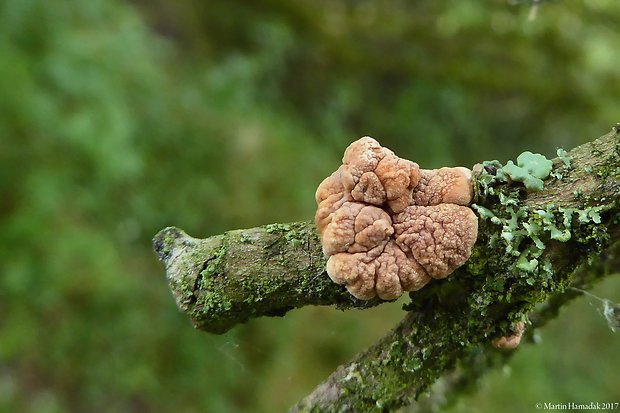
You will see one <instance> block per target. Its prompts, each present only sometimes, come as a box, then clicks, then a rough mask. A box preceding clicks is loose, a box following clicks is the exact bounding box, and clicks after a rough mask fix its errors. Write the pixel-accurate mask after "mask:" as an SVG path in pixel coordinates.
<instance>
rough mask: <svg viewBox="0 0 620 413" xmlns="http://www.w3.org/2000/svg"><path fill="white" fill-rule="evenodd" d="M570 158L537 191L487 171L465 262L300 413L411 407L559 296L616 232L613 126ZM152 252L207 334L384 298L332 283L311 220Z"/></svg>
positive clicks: (177, 242)
mask: <svg viewBox="0 0 620 413" xmlns="http://www.w3.org/2000/svg"><path fill="white" fill-rule="evenodd" d="M569 157H570V167H568V166H566V165H565V161H567V159H566V157H564V158H565V159H564V161H563V160H561V159H555V160H554V171H553V173H554V176H555V177H554V178H549V179H548V180H547V181H545V189H544V190H543V191H542V192H539V193H528V192H526V191H525V190H524V189H523V188H522V187H521V186H520V184H517V183H506V182H501V180H498V179H496V178H495V177H494V176H493V172H494V171H492V170H491V169H489V170H488V171H487V170H486V169H481V171H480V172H479V174H478V175H477V176H476V182H475V184H476V192H477V199H476V203H477V204H478V205H479V206H480V207H483V208H484V209H478V212H479V213H480V215H481V218H482V217H486V220H482V221H481V225H480V231H479V237H478V241H477V243H476V246H475V247H474V251H473V253H472V257H471V258H470V260H469V261H468V263H467V264H466V265H465V266H463V267H461V268H460V269H459V270H458V271H457V272H456V273H454V274H453V275H451V276H450V277H448V278H447V279H445V280H442V281H440V282H434V283H431V284H430V285H428V286H427V287H425V288H423V289H422V290H420V291H417V292H415V293H412V294H410V295H411V298H412V303H411V304H410V305H409V308H408V310H409V312H408V313H407V315H406V316H405V318H404V319H403V320H402V321H401V322H400V323H399V325H398V326H396V328H395V329H394V330H393V331H392V332H390V333H389V334H388V335H386V336H385V337H384V338H383V339H381V340H379V342H377V343H376V344H375V345H373V346H372V347H371V348H369V349H368V350H366V351H365V352H363V353H360V354H359V355H358V356H357V357H356V358H355V359H354V360H353V361H351V362H349V363H347V364H345V365H343V366H341V367H339V368H338V370H336V372H334V373H333V374H332V375H331V376H330V377H329V378H328V379H327V380H326V381H325V382H324V383H323V384H321V385H319V386H318V387H317V388H316V389H315V390H314V391H313V393H312V394H310V395H309V396H308V397H306V398H305V399H304V400H302V401H301V402H300V403H299V404H298V405H297V406H295V407H294V408H293V411H321V412H323V411H325V412H329V411H374V410H393V409H396V408H398V407H401V406H403V405H406V404H409V403H410V402H411V401H412V400H413V399H414V398H416V397H417V396H418V395H419V394H421V393H422V392H423V391H425V390H426V389H428V388H429V386H430V385H431V384H433V383H434V382H435V381H436V380H437V379H438V378H440V377H442V376H445V375H446V374H449V372H450V371H453V370H454V367H455V366H456V363H457V361H458V360H467V358H468V357H469V356H468V355H469V354H474V353H475V352H476V349H479V348H487V347H488V342H489V341H490V340H491V339H493V338H496V337H499V336H502V335H506V334H509V333H510V328H511V327H510V326H511V323H513V322H515V321H519V320H523V319H525V318H527V314H528V313H529V312H531V311H532V310H533V309H534V307H535V306H536V304H538V303H542V302H545V301H547V300H548V299H550V298H552V297H554V296H557V295H558V294H562V293H563V291H564V290H565V287H566V286H568V285H569V283H570V282H571V279H572V278H571V274H572V273H573V271H574V269H575V268H576V267H577V266H578V265H579V264H581V263H583V262H585V261H586V260H587V258H588V257H589V256H592V255H593V254H596V253H597V252H598V251H600V250H601V249H602V248H605V247H606V246H607V245H608V244H609V243H610V242H611V241H612V240H617V239H618V238H619V237H618V235H619V233H620V230H619V227H620V223H619V221H620V209H619V203H618V201H619V200H620V195H619V194H620V189H619V186H620V179H619V178H620V138H619V134H618V132H617V130H616V128H614V130H613V131H612V132H611V133H609V134H607V135H605V136H603V137H601V138H599V139H597V140H596V141H594V142H591V143H588V144H585V145H582V146H580V147H578V148H575V149H574V150H572V151H571V152H570V153H569ZM567 162H568V161H567ZM481 211H484V212H481ZM526 229H527V231H526ZM560 240H561V241H563V242H560ZM154 248H155V250H156V251H157V252H158V254H159V256H160V259H161V260H162V261H163V262H164V264H165V265H166V272H167V276H168V280H169V283H170V287H171V289H172V291H173V294H174V296H175V299H176V301H177V304H178V306H179V308H180V309H181V310H182V311H184V312H186V313H187V314H188V315H190V317H191V319H192V320H193V322H194V324H195V325H196V327H197V328H200V329H203V330H206V331H210V332H216V333H221V332H224V331H226V330H228V329H229V328H231V327H232V326H234V325H235V324H237V323H239V322H244V321H246V320H247V319H249V318H251V317H256V316H261V315H283V314H284V313H285V312H286V311H287V310H289V309H291V308H296V307H301V306H303V305H309V304H313V305H315V304H320V305H325V304H335V305H337V306H338V307H340V308H355V307H357V308H364V307H367V306H372V305H376V304H378V303H379V302H378V301H373V302H363V301H359V300H356V299H354V298H352V297H350V296H349V295H348V293H346V290H344V288H343V287H341V286H338V285H335V284H333V283H331V281H330V280H329V278H328V277H327V275H326V274H325V272H324V265H325V260H324V258H323V256H322V253H321V249H320V244H319V241H318V238H317V236H316V234H315V231H314V227H313V225H311V224H309V223H294V224H287V225H279V224H273V225H267V226H264V227H261V228H256V229H250V230H243V231H231V232H228V233H226V234H223V235H219V236H215V237H211V238H208V239H205V240H197V239H193V238H190V237H188V236H187V235H186V234H184V233H183V232H182V231H180V230H178V229H175V228H167V229H165V230H163V231H161V232H160V233H159V234H158V235H157V236H156V237H155V239H154ZM550 314H551V313H550Z"/></svg>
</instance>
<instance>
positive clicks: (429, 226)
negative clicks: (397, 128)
mask: <svg viewBox="0 0 620 413" xmlns="http://www.w3.org/2000/svg"><path fill="white" fill-rule="evenodd" d="M472 196H473V191H472V185H471V172H470V171H469V169H467V168H460V167H459V168H441V169H437V170H421V169H420V168H419V167H418V165H417V164H416V163H414V162H411V161H408V160H406V159H401V158H399V157H398V156H396V155H394V153H393V152H392V151H390V150H389V149H387V148H384V147H382V146H381V145H380V144H379V143H378V142H377V141H376V140H374V139H372V138H370V137H363V138H361V139H359V140H357V141H355V142H353V143H352V144H351V145H349V147H348V148H347V149H346V150H345V153H344V157H343V159H342V165H341V166H340V168H338V170H337V171H336V172H334V173H333V174H332V175H331V176H329V177H327V178H326V179H325V180H324V181H323V182H321V184H320V185H319V187H318V189H317V192H316V201H317V204H318V208H317V211H316V215H315V222H316V225H317V229H318V231H319V234H320V236H321V242H322V245H323V252H324V253H325V255H326V256H327V257H328V261H327V273H328V274H329V276H330V278H331V279H332V280H333V281H334V282H336V283H338V284H342V285H345V286H346V288H347V290H348V291H349V292H350V293H351V294H353V295H354V296H355V297H357V298H359V299H363V300H369V299H371V298H373V297H375V296H379V297H380V298H382V299H384V300H393V299H396V298H398V297H399V296H400V295H401V294H402V293H403V291H415V290H419V289H420V288H422V287H424V285H426V284H427V283H428V282H429V281H430V280H431V279H432V278H444V277H446V276H448V275H449V274H450V273H452V272H453V271H454V270H455V269H456V268H458V267H459V266H461V265H463V263H464V262H465V261H466V260H467V259H468V258H469V255H470V254H471V248H472V247H473V245H474V243H475V242H476V236H477V232H478V220H477V218H476V215H475V214H474V213H473V211H472V210H471V209H469V208H468V207H466V206H465V205H469V203H470V202H471V199H472Z"/></svg>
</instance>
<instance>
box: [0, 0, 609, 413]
mask: <svg viewBox="0 0 620 413" xmlns="http://www.w3.org/2000/svg"><path fill="white" fill-rule="evenodd" d="M514 3H515V2H513V4H510V3H509V2H507V1H503V0H501V1H500V0H496V1H490V2H489V1H482V0H476V1H465V0H454V1H445V2H437V1H431V0H426V1H420V2H405V1H402V0H391V1H390V0H385V1H380V0H378V1H367V0H343V1H333V0H316V1H313V2H308V1H303V0H260V1H258V0H257V1H252V2H250V1H241V0H208V1H198V0H178V1H176V2H171V1H165V0H152V1H146V0H137V1H133V2H131V1H117V0H89V1H79V0H60V1H43V0H0V195H1V198H0V228H1V229H2V230H1V231H0V412H36V413H56V412H148V411H153V412H188V413H190V412H224V413H226V412H259V413H260V412H276V411H283V410H285V409H286V408H287V407H288V406H290V405H291V404H293V403H294V402H295V401H297V400H298V399H299V398H301V397H302V396H304V395H305V394H306V393H308V392H309V391H310V390H311V389H312V388H313V386H315V385H316V384H318V383H319V382H320V381H321V380H322V379H323V378H325V377H326V376H327V375H328V374H329V373H330V372H331V371H332V370H333V369H334V368H335V367H336V366H337V365H338V364H340V363H343V362H345V361H347V360H348V359H349V358H350V357H352V356H353V355H354V354H355V353H356V352H357V351H359V350H361V349H363V348H364V347H365V346H367V345H369V344H370V343H372V342H373V341H374V340H375V339H377V338H378V337H380V336H381V335H382V334H383V333H384V332H386V331H387V330H388V329H390V327H391V326H392V325H394V324H395V323H396V322H397V320H398V319H399V318H400V317H401V316H402V310H401V309H400V305H399V304H389V305H385V306H382V307H381V308H375V309H372V310H368V311H364V312H359V311H354V312H348V313H342V312H338V311H336V310H334V309H332V308H305V309H302V310H297V311H293V312H291V313H289V314H288V315H287V317H285V318H279V319H261V320H255V321H252V322H250V323H248V324H247V325H243V326H240V327H237V328H235V329H234V330H233V331H231V332H229V333H227V334H226V335H223V336H213V335H208V334H205V333H201V332H198V331H195V330H194V329H193V328H192V326H191V324H190V322H189V321H188V320H187V319H186V317H185V316H183V315H182V314H180V313H179V312H178V311H177V310H176V308H175V305H174V302H173V299H172V297H171V296H170V294H169V293H168V290H167V286H166V283H165V278H164V271H163V268H162V266H161V265H160V264H159V263H158V262H157V260H156V257H155V255H154V254H153V253H152V252H151V246H150V239H151V237H152V236H153V235H154V234H155V233H156V232H157V231H158V230H159V229H161V228H163V227H165V226H168V225H175V226H178V227H181V228H183V229H185V230H186V231H187V232H188V233H189V234H190V235H193V236H197V237H206V236H209V235H213V234H217V233H221V232H223V231H226V230H229V229H236V228H243V227H252V226H257V225H262V224H266V223H270V222H287V221H296V220H309V219H311V218H312V216H313V213H314V208H315V205H314V199H313V195H314V190H315V188H316V186H317V185H318V183H319V182H320V181H321V180H322V179H323V178H324V177H325V176H327V175H328V174H329V173H330V172H331V171H333V170H334V169H335V168H336V167H337V165H338V164H339V159H340V157H341V156H342V152H343V150H344V148H345V147H346V146H347V145H348V143H350V142H351V141H352V140H354V139H356V138H358V137H360V136H363V135H371V136H373V137H375V138H377V139H379V140H380V141H381V142H382V143H383V144H384V145H386V146H388V147H389V148H391V149H393V150H394V151H396V153H397V154H399V155H401V156H403V157H407V158H410V159H413V160H415V161H417V162H418V163H419V164H420V165H422V166H423V167H426V168H432V167H438V166H442V165H466V166H471V165H472V164H473V163H475V162H476V161H480V160H483V159H499V160H500V161H502V162H503V161H505V160H506V159H509V158H515V157H516V155H518V154H519V153H520V152H521V151H523V150H526V149H527V150H532V151H537V152H541V153H544V154H546V155H548V156H552V155H554V153H555V149H556V148H557V147H560V146H562V147H565V148H571V147H573V146H575V145H577V144H579V143H582V142H585V141H588V140H591V139H593V138H595V137H597V136H599V135H602V134H603V133H606V132H607V131H608V130H609V129H610V128H611V126H612V125H613V124H615V123H616V122H617V121H618V120H620V115H619V114H620V98H619V96H620V53H618V50H620V29H619V27H620V26H619V23H618V22H619V21H620V2H618V1H617V0H565V1H557V2H552V3H548V4H544V5H543V6H541V7H540V8H539V9H538V12H537V14H536V16H535V18H534V19H532V18H531V17H534V15H533V14H532V10H531V8H530V7H529V6H528V5H525V4H514ZM615 278H616V279H613V278H612V279H609V280H607V281H605V282H604V283H603V284H601V285H599V286H598V287H597V288H596V289H595V290H594V292H595V293H597V294H599V295H601V296H603V297H605V298H609V299H611V300H613V301H620V294H619V293H618V291H619V289H620V282H619V281H618V279H617V278H618V277H615ZM307 326H313V327H312V329H308V328H307ZM540 337H541V338H542V340H541V342H540V344H538V345H532V344H530V345H526V346H524V347H523V348H521V349H520V350H519V352H518V354H517V355H516V357H515V358H514V359H513V361H512V363H511V365H510V369H504V370H503V371H497V372H494V373H493V374H491V375H490V376H489V377H487V378H486V379H485V380H483V382H482V383H481V387H480V391H479V392H478V393H477V394H475V395H473V396H471V397H467V398H464V399H462V400H461V402H460V403H459V404H458V405H456V406H455V407H453V408H452V409H451V411H453V412H485V411H503V412H519V411H533V410H534V404H535V403H536V402H545V401H548V402H569V401H574V402H590V401H620V386H619V385H618V379H619V371H620V359H619V358H618V357H617V355H618V349H619V343H620V342H619V339H620V338H619V337H618V335H617V334H616V335H614V334H613V333H612V332H611V331H610V330H609V328H608V327H607V325H606V323H605V320H604V318H603V317H602V315H601V314H600V308H599V305H598V303H597V302H596V300H593V299H587V298H583V299H581V300H579V302H577V303H575V304H574V305H572V306H571V307H570V308H568V309H567V310H565V312H564V313H563V314H562V316H561V317H560V319H558V320H557V321H555V322H553V323H552V324H551V325H550V326H549V327H548V328H546V329H544V330H543V331H541V332H540ZM508 373H510V374H508Z"/></svg>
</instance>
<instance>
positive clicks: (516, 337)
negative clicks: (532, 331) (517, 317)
mask: <svg viewBox="0 0 620 413" xmlns="http://www.w3.org/2000/svg"><path fill="white" fill-rule="evenodd" d="M524 331H525V323H524V322H523V321H518V322H517V323H515V325H514V328H513V331H512V334H511V335H509V336H504V337H500V338H498V339H495V340H493V342H492V344H493V346H495V347H497V348H503V349H506V350H514V349H515V348H517V347H518V346H519V343H521V337H522V336H523V332H524Z"/></svg>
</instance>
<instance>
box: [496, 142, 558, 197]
mask: <svg viewBox="0 0 620 413" xmlns="http://www.w3.org/2000/svg"><path fill="white" fill-rule="evenodd" d="M552 167H553V162H551V161H550V160H549V159H547V158H546V157H545V156H544V155H541V154H539V153H532V152H529V151H526V152H523V153H522V154H521V155H519V156H518V157H517V164H516V165H515V164H514V162H512V161H508V162H507V163H506V165H505V166H504V167H503V168H502V170H503V172H504V173H505V174H506V175H508V176H509V177H510V179H511V180H513V181H517V182H523V184H524V185H525V187H526V188H527V189H528V190H530V191H542V189H543V179H545V178H547V177H548V176H549V173H551V169H552Z"/></svg>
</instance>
